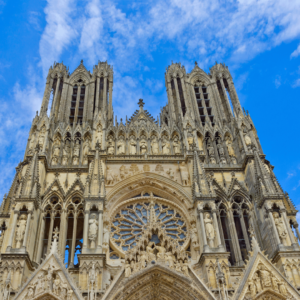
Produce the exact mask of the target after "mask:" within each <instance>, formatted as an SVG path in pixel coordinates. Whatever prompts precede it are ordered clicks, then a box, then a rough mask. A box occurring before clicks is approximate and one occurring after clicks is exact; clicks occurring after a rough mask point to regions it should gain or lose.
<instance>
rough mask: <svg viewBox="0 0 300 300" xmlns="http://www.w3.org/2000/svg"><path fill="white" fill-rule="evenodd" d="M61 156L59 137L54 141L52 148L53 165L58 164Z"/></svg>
mask: <svg viewBox="0 0 300 300" xmlns="http://www.w3.org/2000/svg"><path fill="white" fill-rule="evenodd" d="M59 154H60V138H59V137H57V138H55V140H54V143H53V148H52V165H53V166H55V165H57V164H58V158H59Z"/></svg>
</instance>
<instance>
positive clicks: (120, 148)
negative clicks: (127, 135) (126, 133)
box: [117, 136, 125, 154]
mask: <svg viewBox="0 0 300 300" xmlns="http://www.w3.org/2000/svg"><path fill="white" fill-rule="evenodd" d="M117 149H118V154H125V141H124V137H123V136H120V138H119V141H118V143H117Z"/></svg>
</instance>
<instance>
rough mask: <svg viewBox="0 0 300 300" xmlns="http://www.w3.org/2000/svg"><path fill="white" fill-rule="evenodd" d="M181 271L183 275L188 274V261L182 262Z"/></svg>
mask: <svg viewBox="0 0 300 300" xmlns="http://www.w3.org/2000/svg"><path fill="white" fill-rule="evenodd" d="M181 271H182V273H183V274H184V275H185V276H189V268H188V263H184V264H183V265H182V268H181Z"/></svg>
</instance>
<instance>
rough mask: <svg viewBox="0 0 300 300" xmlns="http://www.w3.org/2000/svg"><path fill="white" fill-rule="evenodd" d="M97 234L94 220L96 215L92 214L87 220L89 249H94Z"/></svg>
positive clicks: (96, 225)
mask: <svg viewBox="0 0 300 300" xmlns="http://www.w3.org/2000/svg"><path fill="white" fill-rule="evenodd" d="M97 232H98V222H97V220H96V215H95V214H92V215H91V218H90V220H89V240H90V242H91V243H90V248H91V249H94V248H95V247H96V239H97Z"/></svg>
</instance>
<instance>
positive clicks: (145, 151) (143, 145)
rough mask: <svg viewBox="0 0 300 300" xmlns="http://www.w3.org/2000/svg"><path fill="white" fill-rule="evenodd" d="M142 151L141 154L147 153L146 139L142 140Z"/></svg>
mask: <svg viewBox="0 0 300 300" xmlns="http://www.w3.org/2000/svg"><path fill="white" fill-rule="evenodd" d="M140 153H141V154H145V153H147V142H146V141H145V140H142V141H141V144H140Z"/></svg>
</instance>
